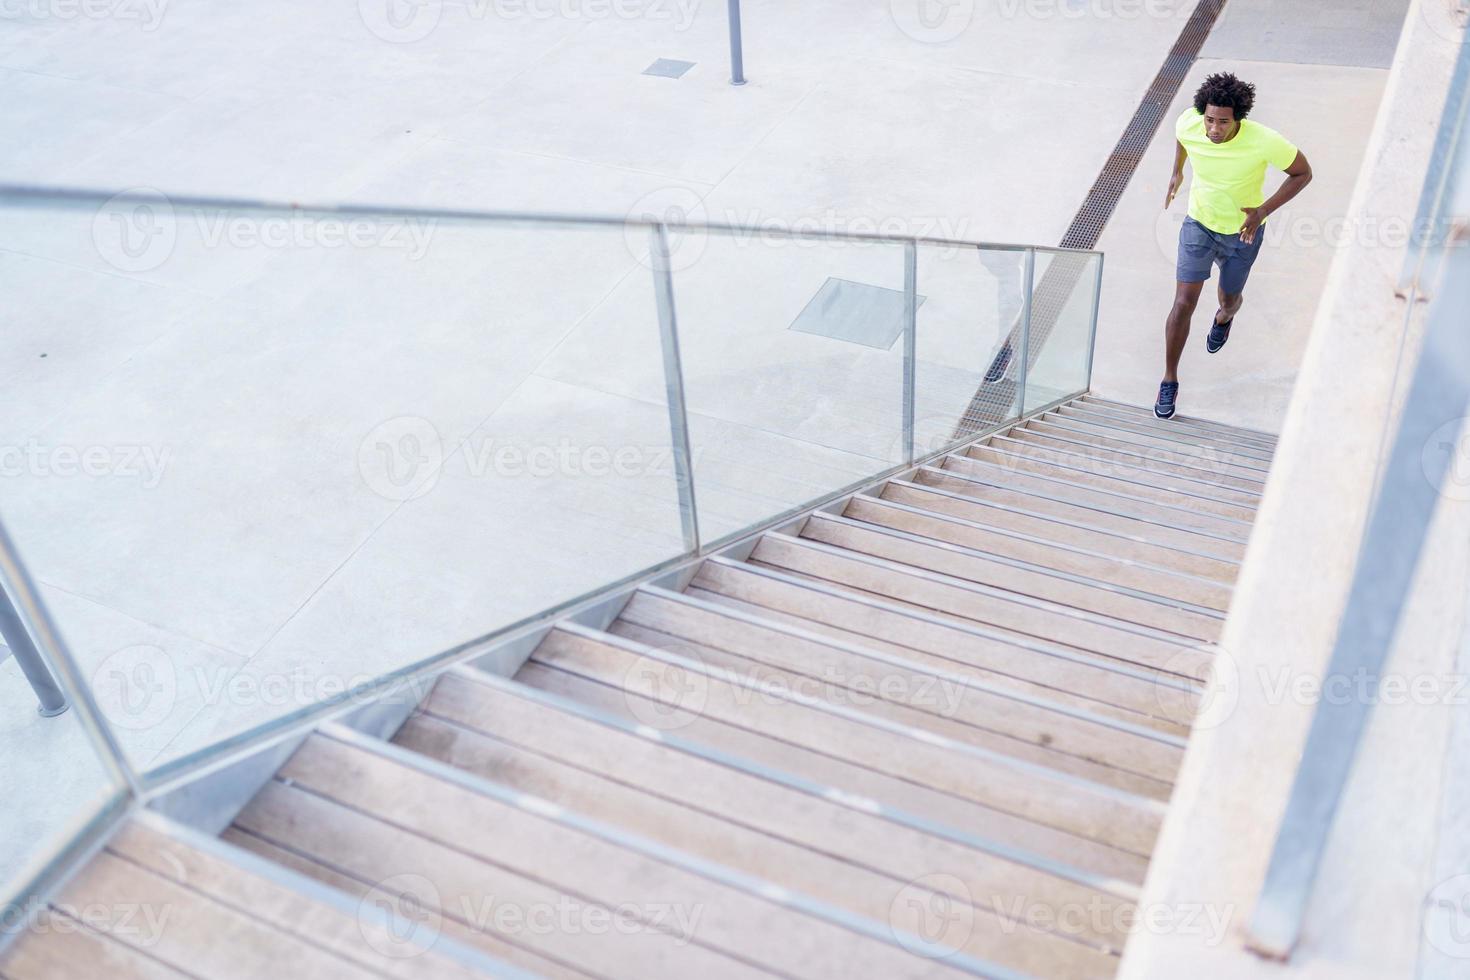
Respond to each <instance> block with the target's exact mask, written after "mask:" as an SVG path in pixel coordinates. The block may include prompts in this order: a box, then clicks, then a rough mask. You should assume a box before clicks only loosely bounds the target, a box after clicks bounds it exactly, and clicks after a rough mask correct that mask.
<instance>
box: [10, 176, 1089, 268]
mask: <svg viewBox="0 0 1470 980" xmlns="http://www.w3.org/2000/svg"><path fill="white" fill-rule="evenodd" d="M162 196H163V198H164V200H166V201H167V203H168V204H169V205H170V206H172V207H176V208H183V209H190V208H198V209H208V210H216V211H246V212H253V211H271V212H277V213H279V212H283V211H284V212H292V213H296V214H330V215H337V216H344V217H353V218H393V219H398V218H430V219H435V220H443V221H469V222H486V223H494V224H502V225H510V226H520V227H531V226H546V227H572V228H575V227H589V226H591V227H606V228H646V229H648V230H649V231H650V232H652V231H653V230H654V229H655V228H657V227H659V226H663V227H664V228H667V229H671V230H672V229H678V230H680V231H689V232H715V233H717V234H733V235H747V236H751V237H757V238H760V237H765V238H789V239H803V240H808V241H825V242H869V243H881V244H889V245H902V244H905V243H908V242H912V243H914V244H915V245H933V246H944V247H949V248H973V249H982V250H984V251H988V252H1024V251H1027V250H1028V249H1029V250H1031V251H1035V252H1049V253H1056V254H1068V255H1097V256H1101V255H1102V252H1101V251H1099V250H1098V249H1092V248H1068V247H1063V246H1054V245H1023V244H1017V243H1015V242H990V241H982V240H978V239H960V238H937V237H934V236H931V235H889V234H884V233H882V232H863V231H837V230H818V229H805V228H780V227H769V226H764V225H748V224H736V223H731V222H722V221H670V220H668V219H666V218H652V217H639V216H635V215H627V216H623V217H618V216H616V215H601V214H574V213H570V212H557V211H496V210H476V209H464V208H427V207H426V208H419V207H404V206H402V205H385V204H302V203H300V202H298V201H270V200H267V199H264V198H240V197H208V196H198V195H186V194H164V195H162ZM158 197H159V192H157V191H153V190H151V189H147V188H136V187H135V188H130V189H127V190H122V191H100V190H93V189H89V188H79V187H48V186H45V185H39V184H5V183H0V202H4V203H9V204H18V205H20V206H35V207H51V206H53V205H67V206H71V207H98V206H101V205H105V204H120V203H124V204H125V203H127V202H130V201H133V202H137V203H138V204H152V205H157V204H158Z"/></svg>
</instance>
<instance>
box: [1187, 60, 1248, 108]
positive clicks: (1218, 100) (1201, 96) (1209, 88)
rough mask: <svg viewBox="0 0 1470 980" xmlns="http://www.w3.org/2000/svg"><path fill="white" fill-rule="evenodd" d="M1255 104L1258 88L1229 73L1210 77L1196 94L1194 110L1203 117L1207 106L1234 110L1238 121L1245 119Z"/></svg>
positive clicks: (1218, 73)
mask: <svg viewBox="0 0 1470 980" xmlns="http://www.w3.org/2000/svg"><path fill="white" fill-rule="evenodd" d="M1255 104H1256V87H1255V86H1254V85H1252V84H1251V83H1250V82H1242V81H1241V80H1240V79H1238V78H1236V77H1235V76H1234V75H1233V74H1231V73H1230V72H1228V71H1222V72H1216V73H1215V74H1213V75H1210V76H1209V77H1207V78H1206V79H1205V81H1204V84H1203V85H1201V86H1200V87H1199V90H1198V91H1196V92H1195V93H1194V108H1195V111H1197V112H1198V113H1200V114H1201V115H1204V111H1205V106H1207V105H1213V106H1219V107H1220V108H1221V109H1226V108H1229V109H1233V110H1235V118H1236V119H1244V118H1245V117H1246V116H1247V115H1249V114H1250V111H1251V106H1253V105H1255Z"/></svg>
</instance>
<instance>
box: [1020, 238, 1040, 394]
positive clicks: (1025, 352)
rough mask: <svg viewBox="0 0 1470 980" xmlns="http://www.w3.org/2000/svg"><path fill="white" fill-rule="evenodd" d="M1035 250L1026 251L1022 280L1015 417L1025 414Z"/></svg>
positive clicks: (1029, 358)
mask: <svg viewBox="0 0 1470 980" xmlns="http://www.w3.org/2000/svg"><path fill="white" fill-rule="evenodd" d="M1035 277H1036V249H1034V248H1028V249H1026V271H1025V274H1024V275H1023V276H1022V278H1023V279H1024V280H1025V288H1024V289H1022V290H1021V368H1020V371H1019V372H1018V373H1017V377H1016V417H1017V418H1020V417H1021V416H1023V415H1025V414H1026V374H1027V372H1028V371H1029V370H1030V367H1031V365H1030V363H1029V362H1030V360H1031V293H1032V290H1033V288H1034V286H1035V283H1034V282H1033V280H1034V279H1035Z"/></svg>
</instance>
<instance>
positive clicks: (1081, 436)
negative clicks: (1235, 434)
mask: <svg viewBox="0 0 1470 980" xmlns="http://www.w3.org/2000/svg"><path fill="white" fill-rule="evenodd" d="M1012 431H1016V432H1034V433H1036V434H1037V435H1041V436H1047V437H1050V438H1053V439H1066V440H1068V441H1071V442H1082V443H1089V444H1091V445H1094V446H1102V447H1105V448H1108V449H1117V450H1122V451H1125V452H1130V453H1135V454H1140V455H1144V456H1147V457H1149V458H1151V459H1158V460H1169V461H1172V462H1175V463H1179V464H1181V465H1184V466H1190V467H1193V468H1195V469H1202V470H1205V471H1206V472H1209V473H1228V474H1230V475H1232V476H1238V477H1240V478H1242V479H1246V480H1252V481H1254V482H1255V483H1257V484H1263V483H1265V482H1266V476H1267V475H1268V474H1269V473H1270V470H1271V467H1270V465H1269V464H1268V463H1266V462H1264V461H1262V460H1258V459H1254V458H1252V457H1246V456H1236V455H1233V454H1231V453H1229V452H1223V451H1221V450H1218V449H1215V448H1214V447H1211V446H1190V445H1184V444H1182V443H1176V442H1168V441H1167V440H1163V439H1151V438H1150V437H1148V436H1143V435H1138V434H1136V433H1132V432H1120V431H1118V430H1117V429H1108V428H1104V427H1100V426H1091V425H1087V424H1086V423H1083V422H1077V421H1074V420H1070V419H1066V418H1063V417H1060V416H1055V415H1044V416H1041V417H1038V418H1033V419H1030V420H1029V421H1026V422H1023V423H1021V425H1019V426H1017V427H1015V428H1014V429H1013V430H1012Z"/></svg>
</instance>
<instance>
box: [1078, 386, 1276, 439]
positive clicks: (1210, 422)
mask: <svg viewBox="0 0 1470 980" xmlns="http://www.w3.org/2000/svg"><path fill="white" fill-rule="evenodd" d="M1077 400H1078V401H1079V402H1081V403H1084V404H1097V405H1101V406H1104V407H1107V408H1112V409H1114V410H1117V411H1121V412H1126V413H1129V414H1134V415H1140V416H1148V415H1151V414H1152V411H1153V410H1152V409H1150V408H1148V407H1147V406H1144V405H1132V404H1129V403H1128V402H1120V401H1118V400H1116V399H1112V398H1103V397H1101V396H1098V395H1094V394H1091V393H1087V394H1084V395H1082V396H1081V397H1079V398H1078V399H1077ZM1175 418H1176V419H1178V420H1179V421H1181V422H1185V423H1190V424H1193V425H1201V426H1208V427H1211V428H1217V429H1220V430H1221V431H1223V432H1228V433H1239V434H1240V435H1242V436H1248V437H1251V438H1255V439H1260V440H1261V441H1263V442H1270V443H1272V444H1274V443H1276V442H1277V440H1278V437H1277V435H1276V434H1275V433H1273V432H1267V431H1265V430H1264V429H1252V428H1250V427H1248V426H1243V425H1235V424H1233V423H1230V422H1219V421H1216V420H1214V419H1206V418H1200V417H1198V416H1193V415H1176V416H1175Z"/></svg>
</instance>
